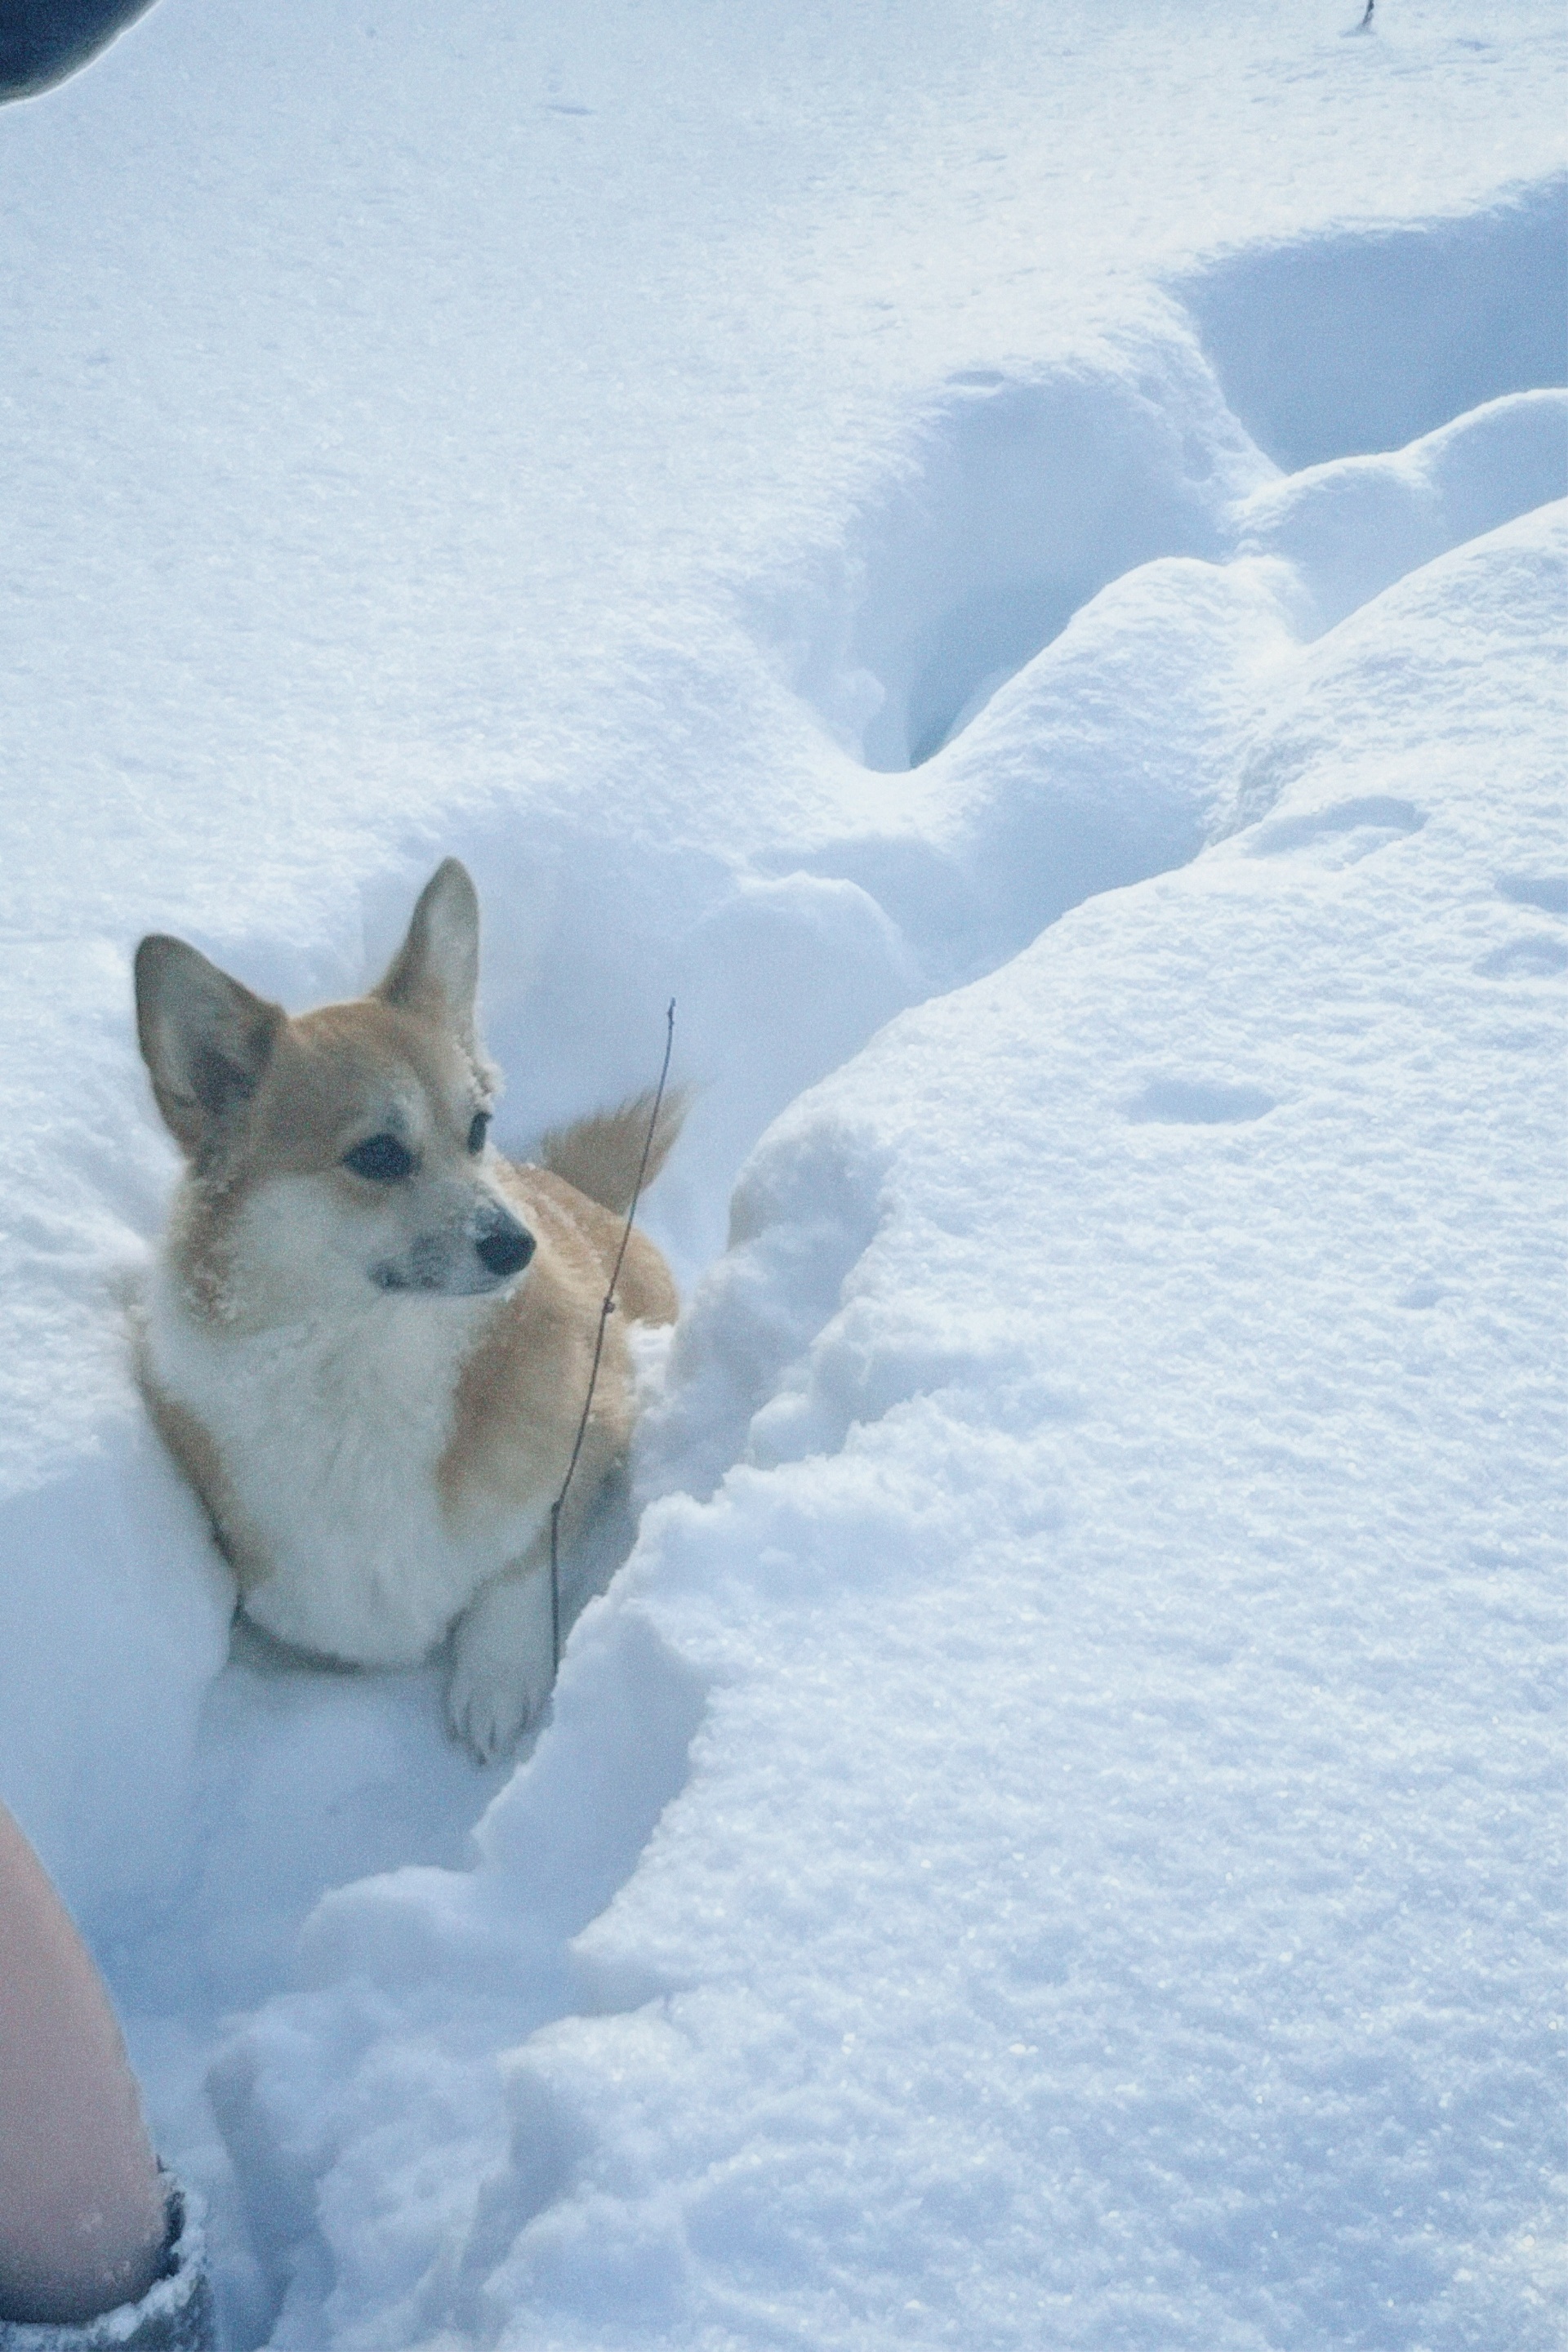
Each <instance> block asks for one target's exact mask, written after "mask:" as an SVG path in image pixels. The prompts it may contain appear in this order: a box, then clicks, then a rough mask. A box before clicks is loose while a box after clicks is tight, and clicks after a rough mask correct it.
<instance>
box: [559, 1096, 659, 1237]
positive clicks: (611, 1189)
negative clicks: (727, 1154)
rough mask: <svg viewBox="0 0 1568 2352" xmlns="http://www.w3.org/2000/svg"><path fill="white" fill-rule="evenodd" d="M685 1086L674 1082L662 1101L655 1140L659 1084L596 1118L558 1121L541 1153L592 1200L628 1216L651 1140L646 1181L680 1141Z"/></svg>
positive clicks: (653, 1175) (648, 1181)
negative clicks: (565, 1123)
mask: <svg viewBox="0 0 1568 2352" xmlns="http://www.w3.org/2000/svg"><path fill="white" fill-rule="evenodd" d="M689 1099H690V1097H689V1095H688V1093H687V1091H686V1089H685V1087H667V1088H666V1090H665V1097H664V1100H663V1101H662V1102H661V1103H660V1105H659V1107H658V1123H657V1125H656V1126H655V1128H654V1131H653V1141H652V1143H651V1144H648V1133H647V1123H648V1120H649V1119H650V1118H652V1117H653V1100H654V1089H653V1088H652V1087H649V1088H648V1089H647V1093H646V1094H640V1095H634V1096H633V1097H632V1098H631V1100H630V1102H624V1103H622V1105H621V1107H620V1108H619V1109H618V1110H601V1111H596V1112H595V1114H594V1116H593V1118H580V1119H577V1120H576V1121H575V1122H574V1124H573V1125H572V1126H571V1127H552V1129H551V1130H550V1132H549V1134H548V1135H547V1136H546V1137H545V1138H544V1140H543V1142H542V1144H541V1145H540V1147H539V1156H540V1159H541V1160H542V1163H543V1165H544V1166H545V1167H546V1168H548V1169H549V1170H550V1171H551V1172H552V1175H555V1176H563V1177H564V1178H565V1179H566V1181H567V1182H568V1184H575V1186H576V1187H577V1190H578V1191H579V1192H586V1194H587V1195H588V1198H589V1200H590V1201H597V1202H599V1204H600V1206H601V1207H602V1208H605V1209H610V1210H613V1211H614V1212H615V1214H616V1216H617V1217H624V1216H625V1215H626V1211H627V1210H628V1209H629V1208H630V1207H631V1204H632V1194H633V1192H635V1191H636V1189H637V1170H638V1169H639V1168H640V1167H641V1166H642V1156H643V1147H644V1146H645V1144H647V1145H648V1150H647V1171H646V1172H645V1173H644V1176H643V1183H644V1186H645V1187H646V1186H647V1185H649V1184H651V1183H652V1182H653V1180H654V1178H655V1177H656V1176H657V1175H658V1171H659V1170H660V1169H661V1168H662V1167H663V1166H664V1163H665V1161H666V1160H668V1157H669V1155H670V1152H671V1151H672V1150H673V1149H674V1146H675V1139H676V1137H677V1136H678V1135H679V1133H680V1129H681V1124H682V1122H683V1121H684V1119H685V1118H686V1113H687V1108H688V1105H689Z"/></svg>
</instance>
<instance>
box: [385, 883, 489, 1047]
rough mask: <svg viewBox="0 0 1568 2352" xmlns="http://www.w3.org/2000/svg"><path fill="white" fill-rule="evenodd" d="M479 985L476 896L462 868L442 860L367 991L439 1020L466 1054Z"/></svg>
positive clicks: (472, 1034) (386, 1001)
mask: <svg viewBox="0 0 1568 2352" xmlns="http://www.w3.org/2000/svg"><path fill="white" fill-rule="evenodd" d="M478 990H479V894H478V892H477V891H476V890H475V888H474V886H473V883H472V881H471V880H470V879H469V877H468V867H467V866H464V865H462V864H461V863H460V861H459V860H458V859H457V858H456V857H448V858H446V859H444V860H443V861H442V863H441V864H440V865H439V866H437V868H436V871H435V873H434V874H432V876H431V877H430V879H429V881H428V882H426V885H425V887H424V889H423V890H421V892H420V893H419V904H418V905H417V906H416V908H415V909H414V914H413V918H412V919H411V921H410V923H409V926H408V936H407V938H406V939H405V940H404V942H403V945H402V946H401V947H400V948H399V949H398V950H397V953H396V954H395V956H394V957H393V959H392V961H391V963H390V964H389V965H388V967H387V969H386V971H385V973H384V976H383V978H382V979H381V981H380V982H378V983H377V985H376V986H375V987H374V989H373V990H372V991H371V993H372V995H374V996H379V997H380V999H381V1001H382V1003H384V1004H395V1005H396V1006H397V1007H398V1008H399V1009H400V1011H402V1012H405V1013H417V1014H419V1015H420V1016H421V1017H422V1018H423V1019H425V1020H426V1021H438V1022H440V1023H441V1024H443V1025H444V1026H445V1027H447V1028H448V1029H450V1030H451V1031H452V1033H453V1034H454V1035H455V1036H457V1037H458V1039H459V1040H460V1042H461V1043H462V1044H463V1045H466V1046H468V1048H469V1050H470V1051H472V1049H473V1045H474V997H475V995H476V993H477V992H478Z"/></svg>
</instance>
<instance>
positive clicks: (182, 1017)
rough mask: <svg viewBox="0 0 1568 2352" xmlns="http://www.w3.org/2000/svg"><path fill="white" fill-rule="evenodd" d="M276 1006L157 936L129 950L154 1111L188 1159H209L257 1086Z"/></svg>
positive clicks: (273, 1032)
mask: <svg viewBox="0 0 1568 2352" xmlns="http://www.w3.org/2000/svg"><path fill="white" fill-rule="evenodd" d="M287 1017H288V1016H287V1015H286V1014H285V1013H284V1011H283V1008H282V1006H281V1005H280V1004H269V1003H268V1002H267V1000H266V998H265V997H261V996H253V995H252V994H251V992H250V991H249V989H248V988H242V987H241V985H240V983H239V982H238V981H237V980H230V978H229V976H228V974H227V972H226V971H219V970H218V968H217V966H216V963H209V962H208V961H207V960H206V958H205V955H201V954H198V952H197V950H195V948H192V947H187V946H186V945H185V942H184V940H172V939H168V938H166V937H165V936H164V935H163V933H161V932H154V934H153V937H152V938H151V939H145V940H142V944H141V946H140V947H139V948H138V949H137V950H136V1034H137V1035H138V1037H139V1038H140V1040H141V1043H142V1060H143V1061H144V1062H145V1063H146V1065H147V1067H148V1069H149V1070H150V1071H151V1073H152V1077H153V1093H154V1094H155V1095H156V1097H157V1098H158V1108H159V1109H160V1110H161V1111H162V1112H163V1118H164V1120H165V1122H166V1123H167V1125H168V1127H169V1129H170V1131H171V1133H172V1134H173V1135H174V1139H175V1141H176V1142H177V1143H178V1144H179V1146H180V1149H181V1150H182V1151H184V1154H185V1156H186V1158H187V1159H189V1160H196V1161H201V1160H205V1159H207V1158H210V1156H211V1151H212V1147H213V1146H214V1144H215V1143H216V1141H217V1139H218V1138H219V1136H220V1135H221V1134H222V1133H223V1132H224V1131H226V1129H230V1128H231V1127H232V1125H233V1123H234V1121H235V1119H236V1118H237V1116H239V1114H241V1113H242V1112H243V1111H244V1109H245V1108H246V1105H247V1103H248V1102H249V1101H250V1098H251V1097H252V1096H253V1095H254V1094H255V1092H256V1089H257V1087H258V1086H259V1085H260V1083H261V1078H262V1074H263V1072H264V1071H265V1069H266V1067H267V1065H268V1062H269V1061H270V1059H271V1057H272V1049H273V1046H274V1045H276V1044H277V1042H278V1033H279V1029H280V1028H281V1027H282V1025H283V1024H284V1021H285V1020H286V1019H287Z"/></svg>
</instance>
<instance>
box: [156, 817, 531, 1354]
mask: <svg viewBox="0 0 1568 2352" xmlns="http://www.w3.org/2000/svg"><path fill="white" fill-rule="evenodd" d="M478 973H479V905H478V901H477V900H476V898H475V896H474V887H473V884H472V883H471V882H470V880H469V879H468V875H467V873H466V872H465V871H464V869H463V867H462V866H459V865H458V862H457V860H456V859H455V858H448V859H447V862H446V864H445V865H444V866H441V867H440V868H439V869H438V870H437V873H436V874H435V876H434V877H432V879H431V881H430V882H429V883H428V884H427V885H426V889H425V891H424V894H423V896H422V897H421V898H420V900H419V903H418V905H417V906H416V908H415V910H414V918H413V920H412V922H411V923H410V925H409V928H408V936H407V938H406V939H405V940H404V943H403V945H402V947H401V948H400V949H399V950H398V952H397V954H396V956H395V958H394V960H393V962H392V966H391V968H390V970H389V971H387V973H386V976H385V978H384V980H383V981H382V982H381V983H380V985H379V986H378V987H377V988H375V989H374V990H373V991H372V992H371V994H370V995H369V996H366V997H363V998H361V999H359V1000H358V1001H357V1002H355V1003H349V1004H326V1005H322V1006H321V1008H320V1010H319V1011H317V1012H314V1013H304V1014H302V1015H301V1016H300V1018H299V1019H298V1020H290V1019H289V1016H288V1014H287V1013H284V1011H283V1010H282V1008H281V1006H279V1005H276V1004H268V1003H266V1002H265V1001H264V1000H263V999H262V998H260V997H258V996H253V995H252V994H251V992H250V991H249V990H248V989H247V988H244V987H242V986H241V985H240V983H239V982H237V981H235V980H231V979H230V978H229V977H228V975H227V974H226V972H222V971H219V970H218V969H217V967H216V964H212V963H209V962H208V961H207V960H206V958H205V956H203V955H199V954H198V953H197V951H196V950H195V948H191V947H187V946H186V945H185V944H184V942H183V941H182V940H174V939H167V938H163V937H154V938H152V939H146V940H142V945H141V947H140V948H139V949H138V950H137V956H136V1010H137V1024H138V1030H139V1033H140V1036H141V1042H142V1055H143V1056H144V1058H145V1060H146V1063H147V1066H148V1069H149V1070H150V1071H151V1073H152V1076H153V1092H154V1093H155V1095H156V1096H157V1098H158V1107H159V1108H160V1110H161V1111H162V1112H163V1118H164V1119H165V1121H166V1122H167V1124H168V1126H169V1128H170V1129H171V1130H172V1132H173V1133H174V1137H175V1139H176V1140H177V1141H178V1142H179V1144H180V1147H181V1149H182V1150H184V1153H185V1156H186V1158H187V1160H189V1162H190V1167H191V1181H190V1183H189V1185H188V1186H187V1193H188V1199H187V1201H186V1202H185V1210H184V1233H183V1240H184V1255H185V1257H186V1269H187V1274H188V1275H189V1276H190V1278H191V1280H192V1283H193V1285H194V1287H195V1290H196V1291H197V1292H198V1293H199V1294H204V1295H205V1296H206V1297H208V1298H209V1299H210V1301H211V1303H212V1305H213V1306H214V1307H215V1308H219V1309H220V1310H221V1311H225V1312H227V1313H230V1314H232V1313H235V1312H239V1313H241V1314H244V1315H246V1316H247V1318H259V1319H260V1320H261V1321H263V1322H271V1321H274V1320H279V1321H284V1320H291V1319H293V1318H296V1317H298V1316H300V1314H310V1312H312V1311H313V1309H314V1308H315V1307H318V1306H320V1305H323V1304H325V1303H326V1300H327V1298H328V1297H329V1296H339V1297H341V1295H342V1292H343V1291H344V1290H345V1289H346V1290H347V1291H348V1292H349V1293H350V1299H349V1301H347V1302H345V1303H353V1301H354V1300H356V1299H363V1297H365V1295H366V1286H367V1285H368V1286H369V1287H370V1288H371V1289H372V1290H374V1291H379V1292H383V1293H385V1292H416V1293H425V1294H426V1295H432V1296H437V1297H448V1298H451V1297H472V1296H475V1295H478V1294H480V1293H483V1292H488V1291H493V1290H496V1289H498V1288H499V1287H500V1286H501V1285H502V1284H503V1283H505V1282H508V1281H510V1279H511V1278H512V1277H513V1276H516V1275H517V1274H519V1273H521V1270H522V1268H523V1267H524V1266H526V1265H527V1264H528V1261H529V1259H530V1258H531V1256H532V1255H533V1237H532V1235H531V1234H530V1233H529V1232H528V1231H527V1229H526V1227H524V1226H523V1225H522V1224H521V1223H519V1221H518V1219H517V1218H516V1217H515V1216H514V1215H513V1214H512V1213H511V1211H510V1208H509V1207H508V1206H507V1203H506V1202H505V1200H504V1198H503V1197H502V1195H501V1192H500V1189H499V1186H498V1184H497V1182H496V1171H495V1162H494V1160H493V1158H492V1157H491V1156H490V1154H489V1151H488V1149H487V1141H486V1135H487V1129H488V1128H489V1110H490V1103H491V1100H492V1097H493V1094H494V1087H495V1076H494V1073H493V1071H492V1070H491V1069H490V1067H489V1065H488V1063H487V1062H486V1061H485V1059H484V1056H483V1055H482V1053H481V1051H480V1049H479V1044H478V1040H477V1038H476V1036H475V1034H474V991H475V986H476V983H477V980H478Z"/></svg>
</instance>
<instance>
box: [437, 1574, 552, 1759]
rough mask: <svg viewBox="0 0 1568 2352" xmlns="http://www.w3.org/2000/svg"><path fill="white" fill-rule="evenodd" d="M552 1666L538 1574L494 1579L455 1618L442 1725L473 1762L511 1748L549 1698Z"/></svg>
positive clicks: (546, 1597)
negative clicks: (470, 1604)
mask: <svg viewBox="0 0 1568 2352" xmlns="http://www.w3.org/2000/svg"><path fill="white" fill-rule="evenodd" d="M542 1583H543V1584H544V1591H543V1592H542V1593H541V1592H540V1591H539V1587H540V1585H541V1584H542ZM552 1666H553V1661H552V1658H551V1655H550V1593H549V1587H548V1582H547V1580H543V1579H542V1578H540V1577H539V1576H538V1575H532V1576H528V1577H511V1576H509V1577H503V1578H501V1579H500V1580H499V1581H498V1582H496V1583H495V1584H491V1585H489V1586H487V1587H486V1589H485V1591H483V1592H481V1593H480V1594H479V1599H478V1600H477V1601H475V1602H474V1604H473V1606H472V1608H470V1609H469V1610H468V1611H467V1612H465V1613H464V1615H463V1616H462V1617H460V1618H459V1619H458V1626H457V1631H456V1633H454V1635H453V1637H452V1672H451V1677H450V1679H449V1680H448V1682H447V1722H448V1723H449V1724H450V1725H451V1727H452V1730H453V1732H454V1734H455V1735H456V1737H457V1738H458V1739H460V1740H461V1741H462V1742H463V1744H464V1746H465V1747H466V1748H469V1749H471V1751H472V1752H473V1754H474V1755H475V1756H476V1757H477V1758H478V1759H479V1762H480V1763H481V1764H489V1763H490V1762H491V1761H492V1760H493V1759H495V1758H496V1757H498V1756H504V1755H505V1753H506V1751H507V1749H508V1748H512V1747H515V1746H516V1744H517V1742H518V1740H519V1739H520V1738H521V1737H522V1734H523V1733H524V1732H525V1731H526V1730H527V1728H528V1727H529V1725H530V1724H531V1722H532V1721H533V1719H534V1717H536V1716H537V1715H538V1713H539V1711H540V1709H541V1708H542V1706H543V1705H544V1702H545V1700H546V1699H547V1698H548V1697H549V1696H550V1685H551V1679H552Z"/></svg>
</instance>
